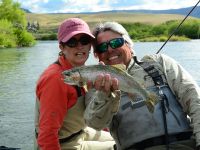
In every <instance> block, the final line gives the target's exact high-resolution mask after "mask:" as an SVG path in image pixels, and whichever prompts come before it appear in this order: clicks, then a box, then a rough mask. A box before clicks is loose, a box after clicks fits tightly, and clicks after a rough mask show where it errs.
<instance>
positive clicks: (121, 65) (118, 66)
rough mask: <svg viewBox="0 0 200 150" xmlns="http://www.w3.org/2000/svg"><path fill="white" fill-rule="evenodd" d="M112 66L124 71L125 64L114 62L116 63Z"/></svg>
mask: <svg viewBox="0 0 200 150" xmlns="http://www.w3.org/2000/svg"><path fill="white" fill-rule="evenodd" d="M112 66H113V67H115V68H117V69H120V70H123V71H126V66H125V65H124V64H116V65H112Z"/></svg>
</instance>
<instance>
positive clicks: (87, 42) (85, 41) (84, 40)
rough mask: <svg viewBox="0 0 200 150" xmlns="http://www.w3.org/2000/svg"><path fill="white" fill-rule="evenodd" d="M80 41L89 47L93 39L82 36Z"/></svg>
mask: <svg viewBox="0 0 200 150" xmlns="http://www.w3.org/2000/svg"><path fill="white" fill-rule="evenodd" d="M79 41H80V43H81V44H82V45H87V44H89V43H91V38H90V37H89V36H82V37H80V40H79Z"/></svg>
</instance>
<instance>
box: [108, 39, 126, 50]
mask: <svg viewBox="0 0 200 150" xmlns="http://www.w3.org/2000/svg"><path fill="white" fill-rule="evenodd" d="M122 45H124V39H123V38H116V39H113V40H110V47H111V48H113V49H115V48H119V47H121V46H122Z"/></svg>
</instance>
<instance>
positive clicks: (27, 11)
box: [21, 8, 32, 13]
mask: <svg viewBox="0 0 200 150" xmlns="http://www.w3.org/2000/svg"><path fill="white" fill-rule="evenodd" d="M21 10H23V11H24V12H26V13H32V12H31V11H30V10H28V9H25V8H21Z"/></svg>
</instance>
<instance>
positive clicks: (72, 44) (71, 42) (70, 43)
mask: <svg viewBox="0 0 200 150" xmlns="http://www.w3.org/2000/svg"><path fill="white" fill-rule="evenodd" d="M65 44H66V45H67V46H69V47H76V46H77V44H78V41H77V40H76V39H75V38H71V39H69V41H67V42H66V43H65Z"/></svg>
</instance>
